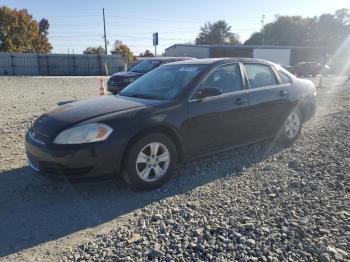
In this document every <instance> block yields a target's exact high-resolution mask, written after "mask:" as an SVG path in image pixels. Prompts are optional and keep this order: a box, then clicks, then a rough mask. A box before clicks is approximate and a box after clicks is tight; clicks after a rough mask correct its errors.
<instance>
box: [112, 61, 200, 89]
mask: <svg viewBox="0 0 350 262" xmlns="http://www.w3.org/2000/svg"><path fill="white" fill-rule="evenodd" d="M190 59H194V58H190V57H152V58H147V59H145V60H142V61H140V62H139V63H137V64H135V65H134V66H133V67H131V68H130V69H129V70H128V71H126V72H118V73H115V74H113V75H111V77H110V78H109V80H108V81H107V90H108V91H109V92H111V93H114V94H115V93H119V92H120V91H122V90H123V89H124V88H125V87H126V86H127V85H129V84H130V83H132V82H133V81H135V80H136V79H137V78H139V77H141V76H143V75H144V74H146V73H148V72H149V71H152V70H153V69H155V68H157V67H159V66H161V65H164V64H167V63H171V62H177V61H184V60H190Z"/></svg>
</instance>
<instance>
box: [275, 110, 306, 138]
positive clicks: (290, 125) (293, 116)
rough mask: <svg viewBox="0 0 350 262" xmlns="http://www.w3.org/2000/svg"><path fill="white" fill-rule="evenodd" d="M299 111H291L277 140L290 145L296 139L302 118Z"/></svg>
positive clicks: (299, 131)
mask: <svg viewBox="0 0 350 262" xmlns="http://www.w3.org/2000/svg"><path fill="white" fill-rule="evenodd" d="M301 116H302V115H301V113H300V111H299V110H293V111H292V112H291V113H290V114H289V116H288V117H287V119H286V120H285V122H284V124H283V126H282V128H281V130H280V134H279V140H280V141H281V142H282V143H285V144H291V143H293V142H294V141H295V140H297V139H298V137H299V135H300V133H301V129H302V118H301Z"/></svg>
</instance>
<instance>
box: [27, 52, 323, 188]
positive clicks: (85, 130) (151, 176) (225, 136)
mask: <svg viewBox="0 0 350 262" xmlns="http://www.w3.org/2000/svg"><path fill="white" fill-rule="evenodd" d="M316 95H317V94H316V89H315V86H314V84H313V83H312V82H311V81H309V80H305V79H298V78H296V77H295V76H293V75H292V74H290V73H289V72H287V71H286V70H284V69H283V68H281V67H280V66H277V65H275V64H272V63H269V62H266V61H262V60H254V59H223V58H221V59H203V60H189V61H182V62H176V63H171V64H167V65H163V66H161V67H159V68H157V69H155V70H153V71H152V72H150V73H148V74H146V75H144V76H143V77H141V78H139V79H138V80H137V81H135V82H133V83H132V84H130V85H129V86H128V87H127V88H125V89H124V90H123V91H122V92H120V93H119V94H118V95H110V96H104V97H98V98H95V99H91V100H87V101H81V102H75V103H71V104H67V105H64V106H62V107H59V108H58V109H56V110H53V111H51V112H48V113H46V114H44V115H42V116H41V117H39V118H38V119H37V120H36V121H35V122H34V123H33V125H32V127H31V128H30V130H29V131H28V133H27V135H26V141H25V146H26V150H27V156H28V163H29V165H30V166H31V167H32V168H33V169H34V170H36V171H38V172H40V173H43V174H46V175H50V176H59V177H68V178H73V177H82V176H85V177H86V176H100V175H104V174H111V173H114V174H122V175H123V177H124V178H125V180H126V181H127V183H128V184H129V185H131V186H132V187H134V188H136V189H152V188H155V187H158V186H160V185H162V184H163V183H165V182H166V181H167V180H169V178H170V177H171V174H172V172H173V169H174V167H175V165H176V164H177V163H178V162H182V161H186V160H189V159H192V158H196V157H199V156H202V155H206V154H209V153H213V152H217V151H221V150H224V149H228V148H232V147H237V146H241V145H245V144H250V143H254V142H257V141H261V140H265V139H270V138H278V139H279V140H280V141H282V142H284V143H292V142H294V141H295V140H296V139H297V138H298V136H299V134H300V131H301V128H302V124H303V123H304V122H305V121H307V120H308V119H309V118H310V117H312V116H313V114H314V112H315V106H316V103H315V100H316Z"/></svg>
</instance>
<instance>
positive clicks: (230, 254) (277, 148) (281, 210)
mask: <svg viewBox="0 0 350 262" xmlns="http://www.w3.org/2000/svg"><path fill="white" fill-rule="evenodd" d="M0 83H1V86H0V91H1V93H2V94H5V95H3V96H2V98H1V99H2V100H1V119H0V121H1V125H0V128H1V129H0V134H1V139H0V143H1V149H2V150H1V152H0V154H1V155H0V159H1V166H0V171H1V174H0V192H1V194H2V197H1V199H0V207H1V208H0V225H1V227H0V243H1V245H0V257H1V256H2V258H3V260H9V261H18V260H28V261H29V260H36V259H41V260H45V261H56V260H58V261H59V260H62V261H101V260H104V261H137V260H138V261H144V260H155V261H188V260H192V261H203V260H207V261H209V260H217V261H332V260H336V261H350V252H349V250H350V172H349V171H350V143H349V137H350V104H349V102H348V101H349V100H350V93H349V88H350V86H336V84H335V81H333V80H332V79H327V81H324V85H327V87H326V88H323V89H320V90H319V107H318V110H317V114H316V116H315V117H314V118H313V119H311V120H310V121H309V122H307V123H306V125H305V126H304V129H303V133H302V135H301V137H300V138H299V140H298V141H297V142H296V143H295V144H294V145H292V146H290V147H283V146H281V145H278V144H274V143H270V142H265V143H259V144H256V145H251V146H246V147H242V148H240V149H237V150H232V151H227V152H224V153H221V154H217V155H214V156H212V157H208V158H204V159H201V160H198V161H192V162H189V163H186V164H183V165H182V166H180V167H179V168H178V169H177V174H176V176H175V177H174V179H172V181H171V182H170V183H168V184H167V185H165V186H163V187H162V188H160V189H158V190H155V191H152V192H132V191H130V190H129V189H128V188H126V186H125V184H124V183H123V182H122V181H121V180H117V181H115V182H114V183H111V181H106V182H98V183H97V182H95V183H81V184H69V183H67V182H62V183H58V182H56V181H51V180H48V179H45V178H42V177H39V176H36V175H34V174H33V173H32V172H31V171H30V170H29V169H28V168H27V167H25V162H24V154H23V145H22V143H23V134H24V132H25V128H26V125H27V124H28V122H29V121H31V120H32V119H34V118H35V116H37V115H39V114H40V113H42V112H43V111H46V110H49V109H51V108H52V107H54V106H55V105H56V103H57V102H65V101H69V100H74V99H82V98H85V97H89V96H94V95H95V94H97V93H98V89H97V80H96V79H94V78H91V79H90V78H89V79H79V78H77V79H73V80H72V79H62V78H57V79H55V78H53V79H49V80H45V79H44V80H43V79H42V78H39V79H37V78H11V79H10V78H3V79H0ZM3 83H5V85H3ZM83 83H84V85H83ZM20 85H21V86H20ZM44 85H45V86H44ZM55 87H57V88H55ZM72 87H74V89H73V88H72ZM26 91H27V92H26ZM10 92H11V93H10ZM42 92H44V93H43V94H42ZM10 94H11V95H10ZM5 97H6V100H4V98H5ZM43 98H44V99H43ZM72 98H73V99H72ZM18 101H20V103H18ZM3 105H5V106H3ZM14 106H15V107H14ZM0 260H1V258H0Z"/></svg>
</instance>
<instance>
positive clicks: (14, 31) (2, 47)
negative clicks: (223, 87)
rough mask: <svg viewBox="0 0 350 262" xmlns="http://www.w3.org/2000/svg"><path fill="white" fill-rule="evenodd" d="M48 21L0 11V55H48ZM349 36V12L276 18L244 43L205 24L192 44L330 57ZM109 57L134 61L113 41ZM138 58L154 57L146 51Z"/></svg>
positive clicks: (97, 50) (224, 26) (222, 27)
mask: <svg viewBox="0 0 350 262" xmlns="http://www.w3.org/2000/svg"><path fill="white" fill-rule="evenodd" d="M48 34H49V21H48V20H47V19H46V18H43V19H41V20H40V21H39V22H38V21H36V20H34V19H33V17H32V15H31V14H29V13H28V11H27V10H26V9H21V10H17V9H10V8H8V7H6V6H3V7H0V52H16V53H29V52H35V53H49V52H50V51H51V50H52V45H51V44H50V43H49V41H48ZM349 35H350V13H349V9H340V10H337V11H336V12H335V13H334V14H322V15H320V16H315V17H312V18H308V17H301V16H276V18H275V20H274V21H273V22H271V23H268V24H266V25H264V26H263V27H262V28H261V30H260V31H259V32H254V33H253V34H252V35H251V36H250V37H249V39H247V40H246V41H245V42H244V43H242V42H241V41H240V38H239V35H238V34H237V33H234V32H232V28H231V26H230V25H229V24H228V23H227V22H226V21H225V20H218V21H216V22H207V23H205V24H204V25H203V26H202V27H201V28H200V30H199V34H198V36H197V37H196V39H195V40H194V44H197V45H201V44H204V45H213V44H219V45H220V44H221V45H241V44H244V45H279V46H315V47H324V48H326V49H327V51H328V52H329V53H334V52H335V51H336V50H337V49H338V48H339V46H340V45H341V44H342V43H343V42H344V41H345V39H346V38H347V37H349ZM103 53H105V49H104V48H103V47H102V46H98V47H88V48H86V50H85V51H84V54H103ZM111 53H112V54H120V55H122V56H123V57H124V58H125V59H126V60H127V61H132V60H134V59H135V57H134V54H133V52H132V51H131V50H130V48H129V47H128V46H127V45H125V44H123V43H122V42H121V41H116V43H115V45H114V47H113V49H112V51H111ZM140 56H144V57H151V56H154V55H153V53H152V52H151V51H149V50H146V51H145V52H144V53H141V54H140Z"/></svg>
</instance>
